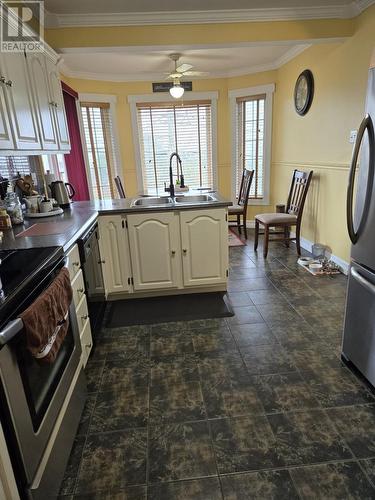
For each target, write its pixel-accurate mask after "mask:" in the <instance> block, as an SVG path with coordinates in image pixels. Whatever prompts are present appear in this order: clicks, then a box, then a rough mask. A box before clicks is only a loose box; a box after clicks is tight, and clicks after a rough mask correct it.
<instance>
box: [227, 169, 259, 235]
mask: <svg viewBox="0 0 375 500" xmlns="http://www.w3.org/2000/svg"><path fill="white" fill-rule="evenodd" d="M253 177H254V170H247V169H246V168H244V170H243V173H242V179H241V185H240V191H239V194H238V198H237V203H236V204H234V205H232V206H231V207H228V215H236V216H237V227H238V232H239V233H240V234H241V215H242V225H243V232H244V235H245V238H246V239H247V229H246V213H247V204H248V201H249V193H250V188H251V182H252V180H253Z"/></svg>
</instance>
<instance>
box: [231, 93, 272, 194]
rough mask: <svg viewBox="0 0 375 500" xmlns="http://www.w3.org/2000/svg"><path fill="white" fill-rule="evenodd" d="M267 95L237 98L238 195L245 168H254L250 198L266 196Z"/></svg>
mask: <svg viewBox="0 0 375 500" xmlns="http://www.w3.org/2000/svg"><path fill="white" fill-rule="evenodd" d="M265 100H266V96H265V95H261V96H256V97H249V98H247V97H242V98H241V97H239V98H237V116H238V124H237V130H238V132H237V133H238V140H237V146H238V158H237V172H236V196H238V192H239V189H240V184H241V178H242V171H243V169H245V168H246V169H247V170H254V177H253V181H252V184H251V188H250V198H252V199H255V200H262V199H263V196H264V189H263V179H264V163H263V144H264V102H265Z"/></svg>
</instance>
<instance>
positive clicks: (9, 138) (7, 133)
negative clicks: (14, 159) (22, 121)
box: [0, 85, 14, 150]
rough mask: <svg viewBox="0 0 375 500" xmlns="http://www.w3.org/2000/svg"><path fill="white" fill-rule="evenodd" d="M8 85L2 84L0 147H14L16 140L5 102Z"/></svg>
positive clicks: (0, 92) (0, 88)
mask: <svg viewBox="0 0 375 500" xmlns="http://www.w3.org/2000/svg"><path fill="white" fill-rule="evenodd" d="M5 95H6V87H5V85H0V149H3V150H4V149H10V150H12V149H14V140H13V135H12V129H11V125H10V121H9V113H8V109H7V104H6V102H5Z"/></svg>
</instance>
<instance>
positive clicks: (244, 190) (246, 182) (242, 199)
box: [238, 168, 254, 207]
mask: <svg viewBox="0 0 375 500" xmlns="http://www.w3.org/2000/svg"><path fill="white" fill-rule="evenodd" d="M253 176H254V170H247V168H244V170H243V173H242V179H241V186H240V191H239V194H238V205H240V206H243V207H247V204H248V201H249V194H250V188H251V182H252V180H253Z"/></svg>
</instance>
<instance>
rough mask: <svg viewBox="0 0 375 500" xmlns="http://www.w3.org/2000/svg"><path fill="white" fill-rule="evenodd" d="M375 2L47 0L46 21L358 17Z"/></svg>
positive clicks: (58, 23) (71, 23) (109, 22)
mask: <svg viewBox="0 0 375 500" xmlns="http://www.w3.org/2000/svg"><path fill="white" fill-rule="evenodd" d="M373 3H375V0H327V1H324V0H231V1H230V2H228V0H188V1H186V0H184V1H181V0H158V1H155V0H137V1H131V0H105V1H104V2H103V0H64V1H61V0H45V2H44V8H45V12H46V25H47V26H50V27H54V26H116V25H117V26H118V25H123V26H126V25H142V24H143V25H145V24H172V23H180V24H183V23H185V24H186V23H212V22H229V21H232V22H241V21H262V20H283V19H317V18H348V17H354V16H356V15H358V14H359V13H360V12H362V11H363V10H364V9H366V8H367V7H368V6H369V5H372V4H373Z"/></svg>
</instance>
